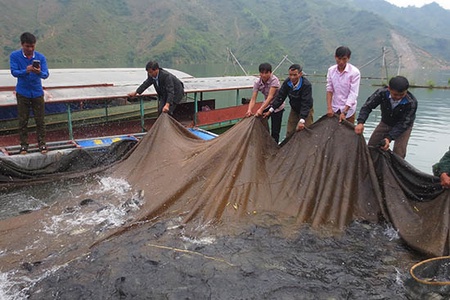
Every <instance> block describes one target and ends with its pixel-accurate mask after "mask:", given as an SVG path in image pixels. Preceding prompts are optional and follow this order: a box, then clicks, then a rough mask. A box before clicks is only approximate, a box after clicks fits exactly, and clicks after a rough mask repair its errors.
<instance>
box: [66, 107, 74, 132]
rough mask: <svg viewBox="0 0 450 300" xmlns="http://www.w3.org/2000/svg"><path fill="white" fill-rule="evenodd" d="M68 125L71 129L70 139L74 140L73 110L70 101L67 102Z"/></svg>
mask: <svg viewBox="0 0 450 300" xmlns="http://www.w3.org/2000/svg"><path fill="white" fill-rule="evenodd" d="M66 105H67V126H68V129H69V140H73V127H72V111H71V110H70V103H67V104H66Z"/></svg>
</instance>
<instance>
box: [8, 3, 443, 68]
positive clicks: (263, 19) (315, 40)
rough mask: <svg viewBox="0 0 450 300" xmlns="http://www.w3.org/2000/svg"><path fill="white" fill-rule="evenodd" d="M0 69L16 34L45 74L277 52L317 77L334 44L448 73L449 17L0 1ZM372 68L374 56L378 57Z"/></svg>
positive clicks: (322, 8)
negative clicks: (30, 44) (28, 37)
mask: <svg viewBox="0 0 450 300" xmlns="http://www.w3.org/2000/svg"><path fill="white" fill-rule="evenodd" d="M0 10H1V11H2V22H1V25H0V32H1V34H0V44H1V45H2V49H1V52H2V55H1V59H0V68H9V54H10V52H11V51H13V50H15V49H18V48H19V47H20V41H19V36H20V34H21V33H22V32H24V31H30V32H32V33H34V34H35V35H36V36H37V38H38V44H37V50H38V51H40V52H42V53H44V54H45V55H46V56H47V59H48V61H49V65H50V67H52V68H67V67H142V66H144V65H145V63H146V62H147V61H148V60H149V59H155V60H158V61H159V62H160V63H161V65H163V66H170V67H174V66H175V65H176V64H179V63H191V64H199V63H225V62H226V59H227V54H228V53H227V48H229V49H231V50H232V51H233V53H234V55H235V56H236V57H237V58H238V59H239V61H240V62H241V63H243V64H247V65H250V64H253V65H257V64H259V63H260V62H265V61H268V62H270V63H272V64H274V65H276V64H277V63H278V62H279V61H280V60H281V59H282V58H283V56H284V55H288V57H289V60H290V61H294V62H298V63H300V64H302V65H304V66H305V69H307V70H308V71H309V72H316V71H317V72H321V73H323V72H325V71H326V68H327V67H328V66H329V65H331V64H332V63H333V62H334V59H333V55H334V50H335V48H336V47H338V46H340V45H347V46H349V47H350V48H351V49H352V52H353V53H352V62H353V63H354V64H355V65H358V66H361V65H364V64H366V63H367V62H369V61H371V60H376V59H377V57H379V56H380V55H381V49H382V48H383V47H384V48H385V49H387V51H386V57H387V60H386V61H387V63H388V64H390V65H392V67H394V65H395V67H397V65H398V63H399V62H400V63H401V64H402V68H404V69H411V70H413V69H416V68H432V69H436V68H448V67H449V65H450V63H449V61H450V52H449V51H448V50H447V49H449V46H450V32H449V31H448V30H447V28H449V25H450V24H449V22H450V11H449V10H445V9H443V8H441V7H440V6H439V5H437V4H430V5H426V6H424V7H422V8H413V7H408V8H398V7H396V6H393V5H391V4H389V3H388V2H385V1H383V0H344V1H332V0H315V1H308V0H283V1H282V0H228V1H222V0H184V1H180V0H166V1H155V0H97V1H93V0H20V1H14V2H10V1H8V0H0ZM376 63H378V64H380V63H381V60H380V61H378V60H376Z"/></svg>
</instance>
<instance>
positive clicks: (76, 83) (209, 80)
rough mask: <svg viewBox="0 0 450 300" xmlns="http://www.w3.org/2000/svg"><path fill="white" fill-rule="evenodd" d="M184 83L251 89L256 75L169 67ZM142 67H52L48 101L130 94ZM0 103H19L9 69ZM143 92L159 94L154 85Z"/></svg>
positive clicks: (2, 74) (1, 78)
mask: <svg viewBox="0 0 450 300" xmlns="http://www.w3.org/2000/svg"><path fill="white" fill-rule="evenodd" d="M166 70H168V71H169V72H171V73H172V74H174V75H175V76H177V77H178V78H179V79H180V80H181V81H182V82H183V83H184V88H185V92H186V93H197V92H214V91H224V90H239V89H249V88H252V87H253V83H254V82H255V80H256V79H257V77H256V76H222V77H203V78H196V77H193V76H191V75H189V74H187V73H184V72H182V71H178V70H174V69H166ZM146 76H147V74H146V72H145V71H144V70H143V69H142V68H116V69H51V70H50V76H49V78H48V79H46V80H44V81H43V86H44V90H45V99H46V103H61V102H79V101H85V100H98V99H117V98H127V97H128V96H127V94H128V93H130V92H131V91H134V90H136V89H137V87H138V86H139V85H140V84H141V83H142V82H143V81H144V80H145V79H146V78H147V77H146ZM0 82H2V85H1V86H0V107H2V106H3V107H5V106H14V105H16V97H15V94H14V89H15V85H16V78H14V77H13V76H12V75H11V73H10V71H9V70H0ZM142 95H143V96H156V91H155V89H154V88H153V87H150V88H148V89H147V90H146V91H145V92H144V93H143V94H142Z"/></svg>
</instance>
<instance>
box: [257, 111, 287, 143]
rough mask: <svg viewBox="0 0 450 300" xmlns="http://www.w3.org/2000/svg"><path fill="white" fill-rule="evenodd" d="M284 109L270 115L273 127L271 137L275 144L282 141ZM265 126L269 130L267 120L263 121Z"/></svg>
mask: <svg viewBox="0 0 450 300" xmlns="http://www.w3.org/2000/svg"><path fill="white" fill-rule="evenodd" d="M283 112H284V109H283V110H281V111H279V112H273V113H271V114H270V117H269V118H270V124H271V127H272V130H271V136H272V138H273V139H274V140H275V142H277V144H278V142H279V141H280V131H281V121H282V120H283ZM262 122H263V125H264V126H265V127H266V128H267V130H269V122H268V120H267V118H264V119H262Z"/></svg>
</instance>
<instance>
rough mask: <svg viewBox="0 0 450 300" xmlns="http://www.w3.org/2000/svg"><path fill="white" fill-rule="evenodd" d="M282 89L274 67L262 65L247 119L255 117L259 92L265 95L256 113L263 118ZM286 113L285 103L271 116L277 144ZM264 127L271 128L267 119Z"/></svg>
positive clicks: (273, 134)
mask: <svg viewBox="0 0 450 300" xmlns="http://www.w3.org/2000/svg"><path fill="white" fill-rule="evenodd" d="M279 89H280V80H279V79H278V77H276V76H275V75H273V74H272V66H271V65H270V64H269V63H262V64H260V65H259V80H257V81H256V82H255V84H254V85H253V93H252V98H251V99H250V103H249V105H248V110H247V113H246V114H245V116H246V117H249V116H252V115H253V107H254V106H255V103H256V98H257V96H258V92H261V94H263V95H264V102H263V104H262V105H261V107H260V108H259V109H258V110H257V111H256V113H255V116H256V117H261V116H263V113H264V112H265V111H267V110H268V109H269V106H270V105H271V104H272V103H273V101H274V99H275V98H276V96H277V94H278V90H279ZM283 112H284V102H283V103H282V104H281V106H280V107H279V108H277V109H276V110H275V111H274V112H273V113H272V114H271V115H270V119H271V127H272V134H271V135H272V137H273V139H274V140H275V142H277V143H278V142H279V140H280V130H281V121H282V118H283ZM263 122H264V126H266V127H267V128H269V124H268V123H267V119H266V118H264V119H263Z"/></svg>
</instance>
